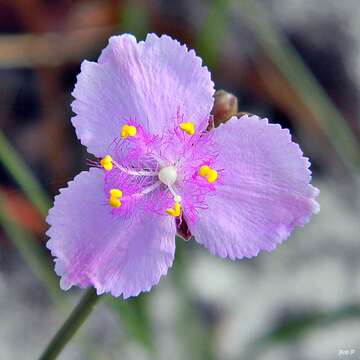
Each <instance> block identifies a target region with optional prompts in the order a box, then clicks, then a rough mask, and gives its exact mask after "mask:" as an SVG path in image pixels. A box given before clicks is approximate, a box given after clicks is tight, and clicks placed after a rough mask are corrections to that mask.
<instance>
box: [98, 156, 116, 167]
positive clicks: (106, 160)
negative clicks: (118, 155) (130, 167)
mask: <svg viewBox="0 0 360 360" xmlns="http://www.w3.org/2000/svg"><path fill="white" fill-rule="evenodd" d="M100 165H101V166H102V167H103V168H104V169H105V170H106V171H110V170H111V169H112V168H113V163H112V157H111V156H110V155H106V156H104V157H103V158H102V159H101V160H100Z"/></svg>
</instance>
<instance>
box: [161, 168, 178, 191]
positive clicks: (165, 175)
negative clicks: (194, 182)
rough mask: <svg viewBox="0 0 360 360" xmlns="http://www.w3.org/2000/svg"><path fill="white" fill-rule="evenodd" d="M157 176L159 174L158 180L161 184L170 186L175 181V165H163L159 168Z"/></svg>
mask: <svg viewBox="0 0 360 360" xmlns="http://www.w3.org/2000/svg"><path fill="white" fill-rule="evenodd" d="M158 176H159V180H160V181H161V182H162V183H163V184H165V185H167V186H171V185H173V184H174V183H175V181H176V179H177V171H176V167H175V166H172V165H170V166H166V167H163V168H162V169H160V171H159V175H158Z"/></svg>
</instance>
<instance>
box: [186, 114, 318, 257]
mask: <svg viewBox="0 0 360 360" xmlns="http://www.w3.org/2000/svg"><path fill="white" fill-rule="evenodd" d="M214 140H215V141H216V142H217V144H218V145H219V149H220V151H219V157H218V161H217V163H218V165H219V166H220V167H223V169H224V170H223V172H222V179H221V182H220V183H219V184H218V185H217V190H216V193H215V195H214V196H212V197H211V198H209V199H207V202H208V208H207V209H206V210H204V211H201V212H199V214H198V217H197V221H196V222H195V224H193V225H192V226H191V227H190V230H191V233H192V234H193V235H194V236H195V239H196V240H197V242H199V243H200V244H203V245H204V246H205V247H206V248H208V249H209V251H210V252H211V253H212V254H214V255H217V256H220V257H229V258H230V259H238V258H243V257H247V258H250V257H253V256H256V255H257V254H258V253H259V251H260V250H267V251H271V250H273V249H274V248H275V247H276V245H277V244H279V243H281V242H282V241H284V240H285V239H287V238H288V236H289V235H290V233H291V232H292V230H293V229H294V227H295V226H303V225H304V224H305V223H306V222H308V221H309V219H310V217H311V215H312V214H314V213H316V212H318V211H319V205H318V203H317V202H316V201H315V200H314V199H315V197H316V196H317V195H318V194H319V190H318V189H316V188H315V187H313V186H312V185H310V184H309V183H310V180H311V172H310V170H309V166H310V163H309V161H308V159H307V158H305V157H303V153H302V151H301V150H300V147H299V146H298V145H297V144H295V143H294V142H292V141H291V136H290V133H289V130H287V129H282V128H281V127H280V125H277V124H269V123H268V120H267V119H260V118H259V117H257V116H251V117H248V116H243V117H241V118H240V119H237V118H236V117H233V118H231V119H230V120H229V121H228V122H227V123H226V124H223V125H220V127H218V128H217V129H215V130H214Z"/></svg>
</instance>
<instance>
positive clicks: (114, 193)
mask: <svg viewBox="0 0 360 360" xmlns="http://www.w3.org/2000/svg"><path fill="white" fill-rule="evenodd" d="M109 195H110V197H109V205H110V206H112V207H113V208H114V209H117V208H119V207H120V206H121V201H120V200H119V198H121V197H122V196H123V193H122V191H121V190H120V189H111V190H110V191H109Z"/></svg>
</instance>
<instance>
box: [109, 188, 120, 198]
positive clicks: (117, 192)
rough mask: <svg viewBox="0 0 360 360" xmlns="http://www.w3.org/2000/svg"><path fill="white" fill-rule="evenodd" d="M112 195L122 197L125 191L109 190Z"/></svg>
mask: <svg viewBox="0 0 360 360" xmlns="http://www.w3.org/2000/svg"><path fill="white" fill-rule="evenodd" d="M109 194H110V197H114V198H121V197H122V196H123V193H122V191H121V190H120V189H111V190H110V191H109Z"/></svg>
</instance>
